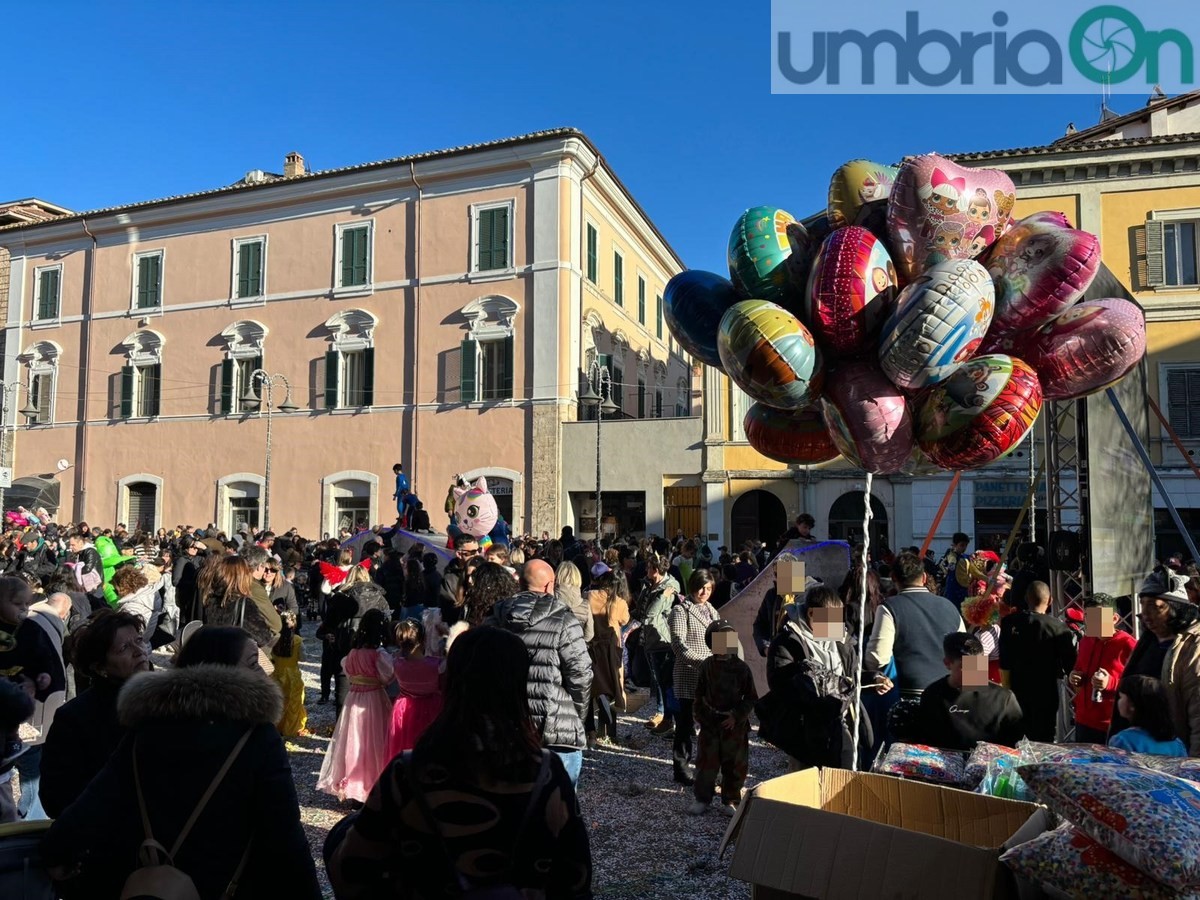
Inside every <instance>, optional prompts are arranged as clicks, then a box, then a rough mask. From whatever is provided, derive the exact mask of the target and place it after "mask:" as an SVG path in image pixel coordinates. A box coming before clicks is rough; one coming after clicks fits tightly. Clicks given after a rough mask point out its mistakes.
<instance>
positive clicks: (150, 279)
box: [133, 251, 163, 309]
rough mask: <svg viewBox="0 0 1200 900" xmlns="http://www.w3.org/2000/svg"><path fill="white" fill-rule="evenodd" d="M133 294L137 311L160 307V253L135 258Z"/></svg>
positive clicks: (145, 254) (161, 261) (144, 254)
mask: <svg viewBox="0 0 1200 900" xmlns="http://www.w3.org/2000/svg"><path fill="white" fill-rule="evenodd" d="M136 261H137V265H136V268H135V270H134V277H135V283H134V286H133V293H134V298H135V305H136V307H137V308H138V309H158V308H159V307H160V306H162V279H163V255H162V251H158V252H155V253H142V254H139V255H138V256H137V257H136Z"/></svg>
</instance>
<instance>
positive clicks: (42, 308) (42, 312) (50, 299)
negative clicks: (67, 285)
mask: <svg viewBox="0 0 1200 900" xmlns="http://www.w3.org/2000/svg"><path fill="white" fill-rule="evenodd" d="M58 299H59V270H58V269H47V270H45V271H44V272H42V273H41V275H40V277H39V278H38V311H37V317H38V318H39V319H56V318H58Z"/></svg>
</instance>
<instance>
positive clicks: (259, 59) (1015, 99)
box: [0, 0, 1145, 271]
mask: <svg viewBox="0 0 1200 900" xmlns="http://www.w3.org/2000/svg"><path fill="white" fill-rule="evenodd" d="M999 5H1000V4H998V6H999ZM5 26H6V27H5V30H6V32H7V33H8V34H9V35H10V45H19V46H22V47H24V48H25V50H26V51H27V52H24V53H22V54H21V55H20V58H19V59H17V60H16V61H15V62H14V61H13V58H12V57H10V62H9V67H8V71H7V73H6V81H7V90H6V91H5V97H6V100H7V103H8V116H7V121H8V126H9V130H8V134H7V136H6V138H5V139H4V141H3V143H2V144H0V199H9V198H15V197H25V196H30V195H34V196H38V197H42V198H44V199H47V200H50V201H53V202H56V203H60V204H63V205H65V206H68V207H71V208H73V209H89V208H96V207H101V206H109V205H114V204H119V203H127V202H134V201H138V200H147V199H151V198H154V197H160V196H166V195H170V194H178V193H184V192H188V191H194V190H203V189H207V188H212V187H216V186H219V185H223V184H229V183H231V182H233V181H236V180H237V179H239V178H240V177H241V176H242V175H243V174H245V172H246V171H248V170H250V169H255V168H261V169H267V170H274V171H279V170H280V169H281V167H282V165H283V157H284V154H285V153H287V152H288V151H289V150H299V151H300V152H301V153H302V154H304V156H305V158H306V159H307V160H308V162H309V164H310V165H311V166H312V167H314V168H330V167H334V166H342V165H350V164H353V163H359V162H366V161H369V160H374V159H382V158H386V157H390V156H398V155H402V154H405V153H411V152H417V151H422V150H430V149H436V148H440V147H450V146H454V145H458V144H464V143H471V142H474V141H482V140H489V139H493V138H498V137H503V136H507V135H513V134H519V133H522V132H526V131H534V130H538V129H542V128H549V127H555V126H559V125H572V126H575V127H578V128H581V129H582V130H583V131H585V132H586V133H587V134H588V135H589V136H590V137H591V139H592V140H593V141H594V142H595V143H596V145H597V146H598V147H599V148H600V150H601V152H602V153H603V154H604V155H605V157H606V158H607V159H608V161H609V163H610V164H611V165H612V166H613V168H614V169H615V170H616V172H617V173H618V175H619V176H620V177H621V179H622V180H623V181H624V182H625V183H626V185H628V186H629V188H630V189H631V190H632V191H633V193H634V195H635V196H636V197H637V199H638V200H639V202H641V204H642V205H643V207H644V208H645V209H646V210H647V212H649V214H650V215H651V217H652V218H653V219H654V220H655V222H656V223H657V224H658V226H659V227H660V229H661V230H662V232H663V233H664V234H665V235H666V237H667V239H668V240H669V241H670V242H671V243H672V245H673V246H674V247H675V249H676V250H677V251H678V252H679V254H680V255H681V256H682V257H683V259H684V262H685V263H687V264H688V265H689V266H691V267H694V268H709V269H715V270H718V271H720V270H721V269H722V268H723V266H724V247H725V241H726V238H727V237H728V233H729V229H730V227H731V226H732V224H733V221H734V219H735V218H736V217H737V215H738V214H739V213H740V212H741V211H742V210H743V209H745V208H746V207H748V206H754V205H757V204H763V203H766V204H773V205H776V206H782V207H784V208H785V209H788V210H789V211H791V212H793V213H794V214H796V215H797V216H802V215H807V214H808V213H810V212H813V211H815V210H816V209H818V208H820V207H821V206H823V204H824V197H825V191H826V188H827V186H828V183H829V177H830V174H831V173H832V171H833V170H834V169H835V168H836V167H837V166H838V165H840V164H841V163H842V162H844V161H846V160H848V159H851V158H854V157H868V158H873V159H877V160H879V161H881V162H891V161H895V160H897V159H899V158H900V157H901V156H903V155H904V154H907V153H923V152H928V151H939V152H946V153H949V152H957V151H968V150H986V149H998V148H1003V147H1019V146H1028V145H1035V144H1044V143H1048V142H1050V141H1051V140H1053V139H1055V138H1057V137H1059V136H1060V135H1062V133H1063V131H1064V130H1065V128H1066V125H1067V123H1068V122H1070V121H1074V122H1075V124H1076V125H1077V126H1078V127H1079V128H1084V127H1087V126H1089V125H1093V124H1095V122H1096V121H1097V120H1098V115H1099V105H1100V98H1099V94H1098V93H1097V95H1096V96H1091V97H1083V96H1063V95H1049V96H1007V97H1006V96H981V97H979V98H977V99H976V98H970V97H958V96H951V95H947V96H940V97H939V96H917V97H869V96H846V97H835V96H812V97H810V96H794V95H793V96H773V95H772V94H771V93H770V4H769V2H766V0H749V2H745V0H744V2H741V3H730V2H721V3H718V2H712V0H696V2H688V3H682V2H659V3H651V2H646V0H642V2H627V0H608V2H591V3H586V4H584V3H574V2H569V0H567V2H564V0H558V2H545V0H520V2H519V3H518V2H504V3H501V2H499V0H493V2H457V0H437V2H428V0H424V2H390V3H384V2H356V3H352V4H351V3H333V2H327V3H318V2H309V0H291V2H286V3H283V2H254V0H244V2H241V3H234V2H221V0H214V2H205V3H198V2H174V0H164V2H160V3H154V4H151V3H131V2H118V0H111V2H104V3H97V2H94V0H87V2H60V3H23V4H10V5H8V6H7V7H6V11H5ZM1144 102H1145V98H1144V97H1135V96H1129V97H1117V98H1115V100H1114V101H1113V102H1112V103H1111V105H1112V106H1113V107H1114V108H1115V109H1116V110H1117V111H1119V112H1127V111H1130V110H1132V109H1134V108H1135V107H1137V106H1140V105H1141V104H1142V103H1144Z"/></svg>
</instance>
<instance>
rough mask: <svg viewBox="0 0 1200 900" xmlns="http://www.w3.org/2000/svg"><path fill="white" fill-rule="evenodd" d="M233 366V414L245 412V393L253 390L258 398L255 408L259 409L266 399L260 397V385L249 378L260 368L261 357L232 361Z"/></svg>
mask: <svg viewBox="0 0 1200 900" xmlns="http://www.w3.org/2000/svg"><path fill="white" fill-rule="evenodd" d="M233 365H234V378H233V381H234V394H233V411H234V412H245V411H246V403H245V399H244V398H245V396H246V392H247V391H250V390H253V391H254V393H255V395H256V396H258V399H259V407H256V408H261V404H263V403H266V402H267V401H266V398H265V397H263V396H261V394H262V385H261V384H258V383H257V382H256V381H255V380H254V379H252V378H251V377H250V376H251V375H253V374H254V370H255V369H261V368H262V357H261V356H250V357H246V358H244V359H235V360H234V361H233Z"/></svg>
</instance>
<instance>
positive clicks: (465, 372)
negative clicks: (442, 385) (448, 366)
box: [458, 338, 479, 403]
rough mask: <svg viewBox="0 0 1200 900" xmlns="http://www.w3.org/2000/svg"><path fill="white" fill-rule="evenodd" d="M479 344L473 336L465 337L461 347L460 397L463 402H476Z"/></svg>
mask: <svg viewBox="0 0 1200 900" xmlns="http://www.w3.org/2000/svg"><path fill="white" fill-rule="evenodd" d="M478 361H479V344H478V342H476V341H474V340H472V339H471V338H463V341H462V344H461V345H460V349H459V372H458V399H459V400H460V401H462V402H463V403H474V402H475V397H476V372H477V371H478Z"/></svg>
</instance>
